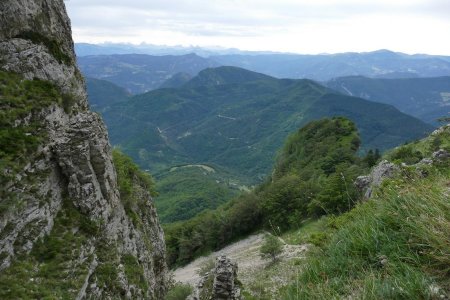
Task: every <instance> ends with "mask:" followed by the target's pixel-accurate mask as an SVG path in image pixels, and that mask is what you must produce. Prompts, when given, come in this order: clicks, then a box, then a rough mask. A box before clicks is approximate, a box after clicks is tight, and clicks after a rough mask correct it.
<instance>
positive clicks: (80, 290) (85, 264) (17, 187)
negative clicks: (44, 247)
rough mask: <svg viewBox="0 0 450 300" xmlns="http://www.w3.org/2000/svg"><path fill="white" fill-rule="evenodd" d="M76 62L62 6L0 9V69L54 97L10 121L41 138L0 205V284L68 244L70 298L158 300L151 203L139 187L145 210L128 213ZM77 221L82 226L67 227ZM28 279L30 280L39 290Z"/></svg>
mask: <svg viewBox="0 0 450 300" xmlns="http://www.w3.org/2000/svg"><path fill="white" fill-rule="evenodd" d="M75 61H76V59H75V55H74V51H73V41H72V39H71V28H70V21H69V18H68V17H67V14H66V10H65V6H64V2H63V0H4V1H2V2H1V3H0V69H1V70H3V71H8V72H14V73H17V74H20V75H21V76H22V77H23V78H24V79H34V78H38V79H41V80H46V81H49V82H51V83H52V84H54V85H55V86H56V87H57V88H58V90H59V91H60V98H61V99H59V100H58V101H56V100H55V102H54V104H52V105H49V106H47V107H45V108H44V109H42V110H40V111H37V112H36V111H34V112H33V113H30V114H29V115H28V116H27V117H26V118H20V119H17V120H16V121H15V125H14V126H16V127H17V126H21V125H23V124H28V123H30V122H33V124H39V126H40V127H41V128H42V130H43V131H44V135H43V136H44V137H45V138H44V140H43V141H42V143H41V144H40V145H39V146H38V147H37V149H36V151H35V152H34V153H32V154H31V155H30V156H29V157H28V158H27V163H26V164H25V165H24V166H22V167H23V168H21V169H20V170H14V174H13V175H14V176H13V179H12V180H10V181H9V182H8V183H7V184H6V185H5V186H3V187H2V189H4V190H3V191H2V194H5V195H9V196H10V200H11V201H9V202H8V204H6V202H5V203H1V204H2V205H3V206H4V207H6V209H2V211H1V218H0V277H1V276H12V277H13V276H14V270H15V269H14V268H18V265H20V264H19V261H18V258H20V260H27V263H29V264H30V265H35V266H34V269H36V270H37V269H39V267H40V264H39V263H38V262H37V261H35V257H31V258H30V253H31V251H32V249H33V248H35V245H36V244H37V243H41V242H42V241H43V243H45V241H46V239H53V238H54V239H55V240H65V239H66V238H67V236H73V238H72V239H71V240H70V241H71V242H72V243H73V241H74V239H79V241H78V240H76V241H77V243H73V244H70V243H68V244H67V247H74V248H73V249H72V251H70V252H69V254H70V255H69V257H70V259H69V261H65V262H64V265H63V264H60V265H58V267H61V271H62V272H75V273H76V274H77V277H76V278H80V279H79V280H74V281H73V283H72V284H71V285H70V286H69V291H67V292H68V293H69V295H70V296H71V297H72V296H73V298H79V299H82V298H96V299H98V298H122V297H128V298H133V299H136V298H147V299H162V298H163V295H164V293H165V290H166V278H167V267H166V264H165V244H164V237H163V231H162V229H161V227H160V225H159V221H158V218H157V215H156V212H155V209H154V206H153V202H152V199H151V197H150V194H149V192H148V191H146V190H145V189H144V188H141V190H140V191H139V193H138V195H139V196H138V197H140V198H141V200H140V202H142V203H145V205H142V206H141V207H139V209H136V210H133V211H126V210H125V208H124V204H123V202H122V201H121V198H120V193H119V189H118V183H117V175H116V171H115V167H114V164H113V160H112V155H111V147H110V144H109V142H108V135H107V131H106V128H105V126H104V124H103V122H102V120H101V118H100V117H99V116H98V115H97V114H95V113H92V112H91V111H89V109H88V105H87V97H86V91H85V87H84V80H83V78H82V77H81V75H80V72H79V70H78V68H77V66H76V64H75ZM36 101H39V99H37V100H36ZM4 171H5V172H10V173H11V172H13V171H12V170H4ZM134 188H135V189H140V187H139V186H135V187H134ZM4 200H5V199H2V201H4ZM72 207H73V208H74V209H75V211H74V212H73V211H72V210H71V209H72ZM74 216H78V217H77V218H79V219H80V220H81V221H77V222H72V221H73V220H71V219H70V218H75V217H74ZM72 223H73V224H72ZM80 224H81V225H80ZM85 224H88V227H87V229H86V228H85V229H84V231H83V228H84V227H85V226H87V225H85ZM55 227H57V228H58V230H56V229H55ZM82 233H83V234H82ZM81 236H82V237H83V238H81ZM58 245H59V246H60V247H62V248H61V249H64V245H60V244H58ZM48 263H51V261H49V262H48ZM8 272H9V273H8ZM105 272H106V273H107V274H108V280H104V278H105ZM31 273H32V272H30V274H31ZM2 274H3V275H2ZM8 274H9V275H8ZM36 274H37V275H36ZM36 274H35V275H36V276H41V275H39V274H41V273H39V272H37V273H36ZM136 274H137V275H136ZM30 276H31V275H30ZM64 278H67V276H66V277H64ZM35 279H36V278H30V280H29V281H30V282H35V281H40V282H41V283H40V284H41V286H42V285H44V284H45V282H46V278H38V279H36V280H35ZM1 280H2V278H0V281H1ZM5 280H6V279H5ZM71 282H72V281H71ZM24 284H25V283H24ZM65 284H67V283H65ZM31 292H32V291H31V289H30V293H31ZM55 293H56V294H55V295H53V296H55V297H58V296H59V297H62V298H64V297H63V296H61V295H58V294H57V292H56V291H55ZM66 296H67V295H66ZM31 298H32V297H31Z"/></svg>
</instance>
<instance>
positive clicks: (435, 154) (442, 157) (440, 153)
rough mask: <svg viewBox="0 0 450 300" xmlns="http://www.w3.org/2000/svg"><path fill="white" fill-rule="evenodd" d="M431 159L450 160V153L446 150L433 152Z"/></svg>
mask: <svg viewBox="0 0 450 300" xmlns="http://www.w3.org/2000/svg"><path fill="white" fill-rule="evenodd" d="M431 157H432V158H434V159H436V160H439V161H443V160H446V159H448V158H450V153H449V152H448V151H446V150H444V149H439V150H438V151H436V152H433V154H432V155H431Z"/></svg>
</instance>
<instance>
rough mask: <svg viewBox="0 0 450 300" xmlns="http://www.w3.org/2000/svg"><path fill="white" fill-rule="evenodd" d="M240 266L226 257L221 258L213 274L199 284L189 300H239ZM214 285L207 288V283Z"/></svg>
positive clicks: (218, 258)
mask: <svg viewBox="0 0 450 300" xmlns="http://www.w3.org/2000/svg"><path fill="white" fill-rule="evenodd" d="M237 271H238V266H237V264H236V263H233V262H232V261H231V260H230V259H229V258H228V257H226V256H224V255H223V256H219V257H217V259H216V265H215V267H214V269H212V270H211V272H209V273H207V274H205V276H203V277H202V278H201V279H200V281H199V282H198V283H197V285H196V287H195V289H194V291H193V293H192V295H190V296H189V297H188V298H187V300H206V299H208V300H239V299H241V289H240V287H239V284H238V281H237ZM211 281H212V285H210V286H207V284H206V283H207V282H211Z"/></svg>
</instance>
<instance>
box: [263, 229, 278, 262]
mask: <svg viewBox="0 0 450 300" xmlns="http://www.w3.org/2000/svg"><path fill="white" fill-rule="evenodd" d="M259 252H260V254H261V257H262V258H271V259H272V262H275V261H276V259H277V256H278V255H279V254H281V253H282V252H283V243H282V242H281V241H280V239H279V238H278V237H276V236H273V235H271V234H266V236H265V237H264V244H262V246H261V248H260V250H259Z"/></svg>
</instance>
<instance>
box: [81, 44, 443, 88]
mask: <svg viewBox="0 0 450 300" xmlns="http://www.w3.org/2000/svg"><path fill="white" fill-rule="evenodd" d="M155 47H156V46H155ZM76 48H77V49H78V57H79V58H78V62H79V64H80V68H81V70H82V72H83V74H84V75H86V76H88V77H94V78H97V79H105V80H108V81H111V82H113V83H115V84H117V85H119V86H121V87H124V88H126V89H127V90H128V91H129V92H131V93H133V94H138V93H143V92H146V91H150V90H153V89H156V88H159V87H161V86H162V85H163V83H164V82H165V81H166V80H168V79H170V78H171V77H172V76H174V75H176V74H178V73H183V74H185V75H184V77H186V75H189V76H190V77H192V76H195V75H196V74H197V73H198V72H199V71H201V70H203V69H205V68H208V67H218V66H236V67H240V68H244V69H248V70H251V71H255V72H259V73H264V74H267V75H270V76H273V77H277V78H292V79H300V78H307V79H313V80H317V81H328V80H331V79H333V78H337V77H343V76H365V77H374V78H421V77H437V76H450V57H446V56H431V55H407V54H403V53H396V52H392V51H388V50H379V51H374V52H367V53H340V54H320V55H300V54H287V53H267V52H244V51H239V50H235V49H231V50H227V51H223V50H217V51H215V50H211V49H203V48H195V47H194V48H179V47H178V48H177V47H174V48H170V47H168V48H163V49H164V50H161V49H160V50H161V51H160V50H158V51H156V50H155V51H153V50H152V51H150V50H149V51H147V52H146V51H144V50H145V49H153V48H142V47H139V46H130V45H127V46H125V45H112V46H105V45H89V44H78V45H77V47H76ZM86 49H95V51H94V50H92V51H90V50H86ZM143 49H144V50H143ZM157 49H159V48H157ZM188 50H189V51H191V52H190V53H189V54H186V52H187V51H188ZM94 53H95V55H87V54H94ZM112 53H114V54H112ZM133 53H134V54H133ZM135 53H139V54H135ZM142 53H146V54H142ZM147 53H151V54H152V55H147ZM180 53H182V54H183V55H179V54H180ZM193 53H196V54H193ZM230 53H231V54H230ZM167 54H170V55H167ZM178 76H179V75H178ZM189 76H188V77H189Z"/></svg>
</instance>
